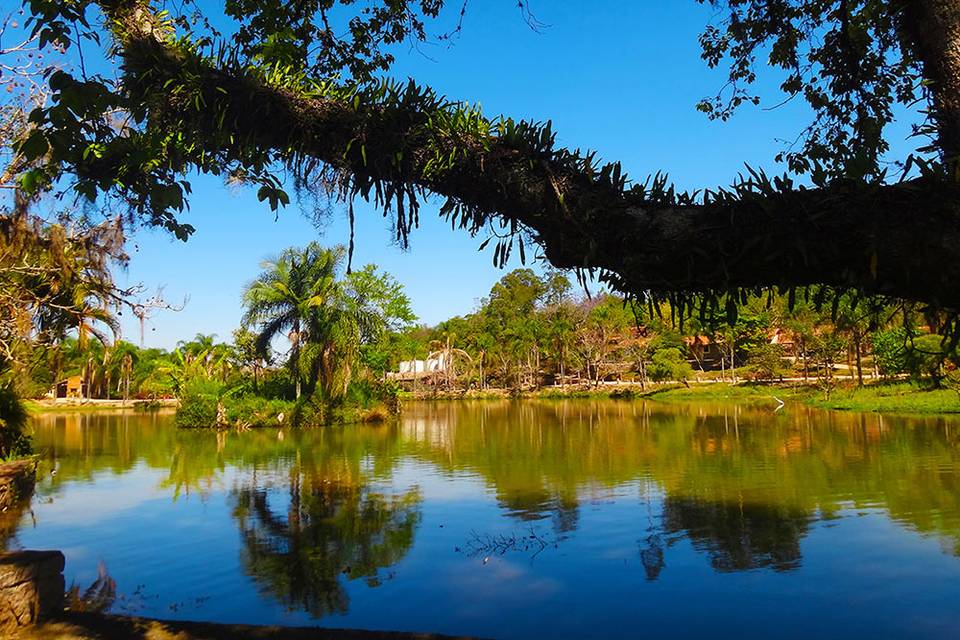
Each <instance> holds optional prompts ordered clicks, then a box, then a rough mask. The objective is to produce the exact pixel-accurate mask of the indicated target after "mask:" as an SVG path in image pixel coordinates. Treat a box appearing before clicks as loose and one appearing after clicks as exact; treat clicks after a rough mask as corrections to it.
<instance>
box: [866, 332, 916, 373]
mask: <svg viewBox="0 0 960 640" xmlns="http://www.w3.org/2000/svg"><path fill="white" fill-rule="evenodd" d="M908 339H909V334H908V332H907V330H906V329H904V328H903V327H897V328H895V329H889V330H887V331H878V332H877V333H875V334H873V336H871V338H870V343H871V346H872V347H873V357H874V358H875V359H876V361H877V368H878V369H880V373H882V374H883V375H885V376H892V375H896V374H898V373H906V372H907V366H908V363H907V359H908V358H907V354H908V348H907V340H908Z"/></svg>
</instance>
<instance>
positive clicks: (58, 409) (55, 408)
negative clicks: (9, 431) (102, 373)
mask: <svg viewBox="0 0 960 640" xmlns="http://www.w3.org/2000/svg"><path fill="white" fill-rule="evenodd" d="M23 404H24V405H26V407H27V411H29V412H30V413H31V414H34V413H82V412H91V411H123V410H125V409H126V410H130V409H133V401H130V402H128V403H127V405H126V406H125V407H124V406H120V405H94V404H63V405H49V404H40V403H39V402H35V401H33V400H24V401H23Z"/></svg>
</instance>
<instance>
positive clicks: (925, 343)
mask: <svg viewBox="0 0 960 640" xmlns="http://www.w3.org/2000/svg"><path fill="white" fill-rule="evenodd" d="M946 358H947V354H946V352H944V350H943V338H942V337H941V336H938V335H936V334H930V333H928V334H926V335H922V336H917V337H916V338H914V339H913V340H912V341H911V342H910V344H909V345H908V347H907V354H906V360H907V371H909V372H910V375H911V376H913V377H914V378H916V379H917V380H920V379H922V378H924V377H927V378H929V380H930V382H932V383H933V386H934V387H939V386H940V383H941V381H942V380H943V374H944V371H943V366H944V362H945V360H946Z"/></svg>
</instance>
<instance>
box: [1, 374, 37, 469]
mask: <svg viewBox="0 0 960 640" xmlns="http://www.w3.org/2000/svg"><path fill="white" fill-rule="evenodd" d="M26 424H27V409H26V407H25V406H24V405H23V402H21V400H20V397H19V396H18V395H17V392H16V389H15V387H14V383H13V382H12V381H7V382H5V383H0V459H4V460H8V459H11V458H19V457H21V456H27V455H30V453H31V452H32V447H31V446H30V437H29V436H27V435H25V434H24V433H23V428H24V427H25V426H26Z"/></svg>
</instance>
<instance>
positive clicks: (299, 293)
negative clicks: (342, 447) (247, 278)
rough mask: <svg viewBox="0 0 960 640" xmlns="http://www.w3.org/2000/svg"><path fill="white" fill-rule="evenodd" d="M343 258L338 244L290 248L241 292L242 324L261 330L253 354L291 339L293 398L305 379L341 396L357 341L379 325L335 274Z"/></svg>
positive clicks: (268, 263)
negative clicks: (244, 308) (283, 337)
mask: <svg viewBox="0 0 960 640" xmlns="http://www.w3.org/2000/svg"><path fill="white" fill-rule="evenodd" d="M345 256H346V250H345V249H344V248H343V247H341V246H337V247H334V248H333V249H325V248H323V247H321V246H320V245H319V244H318V243H316V242H311V243H310V244H308V245H307V246H306V247H304V248H302V249H300V248H296V247H291V248H289V249H286V250H284V251H283V252H282V253H281V254H280V256H279V257H277V258H276V259H274V260H269V261H266V262H264V263H263V264H262V267H263V273H261V274H260V276H259V277H257V279H256V280H254V281H253V282H252V283H250V285H249V286H248V287H247V289H246V291H245V292H244V296H243V297H244V304H245V305H246V307H247V311H246V314H245V315H244V325H246V326H256V327H258V328H259V330H258V332H257V339H256V349H257V352H258V353H260V354H261V355H262V356H264V357H265V356H266V355H267V353H268V351H269V348H270V344H271V342H273V340H274V339H275V338H277V337H278V336H282V335H286V336H287V338H288V339H289V341H290V345H291V348H290V361H289V365H290V370H291V372H292V373H293V377H294V384H295V386H296V394H297V398H299V397H300V395H301V391H302V384H303V383H304V382H306V384H307V388H308V390H309V391H312V390H313V388H314V387H315V386H316V385H317V384H318V383H319V385H320V387H321V389H322V390H323V392H324V394H325V396H326V397H327V398H330V399H336V398H339V397H342V396H343V395H344V394H345V393H346V389H347V385H348V384H349V382H350V376H351V370H352V366H353V362H354V361H355V360H356V358H357V356H358V354H359V349H360V343H361V339H362V338H363V336H364V335H365V334H368V333H369V332H370V331H371V329H372V328H373V327H374V325H376V324H377V319H378V318H379V316H378V315H377V314H376V313H374V312H373V310H371V309H370V307H369V306H368V305H367V304H366V303H365V301H364V300H363V299H362V297H361V296H356V295H355V293H354V292H353V291H351V289H350V287H349V286H348V283H347V281H345V280H339V279H338V278H337V275H338V272H339V269H340V265H341V264H342V262H343V259H344V258H345Z"/></svg>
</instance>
